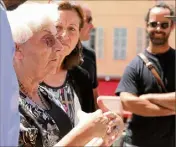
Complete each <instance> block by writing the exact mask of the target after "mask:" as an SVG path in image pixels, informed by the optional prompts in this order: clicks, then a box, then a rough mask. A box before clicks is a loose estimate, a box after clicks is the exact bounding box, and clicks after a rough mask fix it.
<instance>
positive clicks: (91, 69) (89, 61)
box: [81, 46, 98, 89]
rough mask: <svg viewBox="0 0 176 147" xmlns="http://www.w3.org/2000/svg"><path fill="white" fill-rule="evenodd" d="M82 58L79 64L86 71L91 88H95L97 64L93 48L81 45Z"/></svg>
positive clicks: (96, 83) (96, 84)
mask: <svg viewBox="0 0 176 147" xmlns="http://www.w3.org/2000/svg"><path fill="white" fill-rule="evenodd" d="M83 59H84V62H83V64H82V65H81V67H82V68H84V69H85V70H87V71H88V73H89V76H90V79H91V81H92V88H93V89H94V88H97V86H98V80H97V66H96V55H95V52H94V50H92V49H90V48H88V47H85V46H83Z"/></svg>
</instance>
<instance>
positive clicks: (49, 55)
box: [8, 4, 116, 147]
mask: <svg viewBox="0 0 176 147" xmlns="http://www.w3.org/2000/svg"><path fill="white" fill-rule="evenodd" d="M54 7H55V5H48V4H46V5H44V4H43V5H42V4H24V5H22V6H20V7H18V8H17V9H16V10H14V11H12V12H9V13H8V18H9V22H10V26H11V29H12V36H13V39H14V42H15V45H16V50H15V55H14V60H13V62H14V68H15V71H16V75H17V78H18V81H19V85H20V98H19V103H20V105H19V111H20V115H21V120H20V121H21V123H20V139H19V146H27V147H33V146H36V147H48V146H53V145H56V144H57V146H84V145H85V144H87V143H88V142H89V141H91V140H92V139H93V138H94V137H100V138H102V137H104V136H106V134H107V133H108V132H109V131H111V130H110V129H111V127H112V126H114V123H116V122H113V118H115V117H116V116H115V115H114V114H113V113H111V112H107V113H102V111H101V110H97V111H96V112H94V113H91V114H86V113H83V112H82V113H81V114H82V115H80V117H81V121H80V122H79V124H78V125H77V126H76V127H75V128H74V129H72V125H71V120H70V118H69V117H68V116H67V114H66V112H65V110H64V108H63V107H62V105H61V104H60V103H59V102H58V101H55V99H54V98H53V95H52V94H51V93H49V92H48V91H47V90H46V89H45V88H43V87H41V86H39V83H40V82H41V81H43V79H44V78H45V77H46V76H47V75H48V74H51V73H55V72H56V68H57V67H58V62H60V61H59V60H60V56H62V53H63V48H62V45H61V44H60V42H59V41H58V39H57V38H58V36H57V30H56V27H55V22H56V21H57V20H58V19H59V13H58V10H57V9H56V8H54ZM46 10H47V11H46ZM110 126H111V127H110ZM71 129H72V131H71V132H70V133H69V134H68V135H66V134H67V133H68V132H69V131H70V130H71ZM65 135H66V136H65ZM64 136H65V137H64ZM63 137H64V138H63ZM62 138H63V139H62ZM60 139H62V140H61V141H60ZM59 141H60V142H59ZM97 141H98V144H99V143H101V141H102V139H98V140H97ZM97 141H95V142H94V143H96V145H98V144H97ZM94 143H91V144H89V145H93V144H94Z"/></svg>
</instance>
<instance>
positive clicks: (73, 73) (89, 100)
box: [68, 66, 95, 113]
mask: <svg viewBox="0 0 176 147" xmlns="http://www.w3.org/2000/svg"><path fill="white" fill-rule="evenodd" d="M68 73H69V83H70V84H71V85H72V86H73V89H74V90H75V92H76V94H77V96H78V98H79V101H80V104H81V108H82V110H83V111H84V112H87V113H90V112H94V111H95V104H94V96H93V90H92V84H91V80H90V76H89V73H88V72H87V71H86V70H85V69H83V68H82V67H80V66H76V67H74V68H73V69H71V70H69V71H68Z"/></svg>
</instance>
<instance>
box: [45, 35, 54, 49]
mask: <svg viewBox="0 0 176 147" xmlns="http://www.w3.org/2000/svg"><path fill="white" fill-rule="evenodd" d="M45 42H46V45H47V46H48V47H52V46H53V45H54V44H55V39H54V38H50V37H48V38H46V40H45Z"/></svg>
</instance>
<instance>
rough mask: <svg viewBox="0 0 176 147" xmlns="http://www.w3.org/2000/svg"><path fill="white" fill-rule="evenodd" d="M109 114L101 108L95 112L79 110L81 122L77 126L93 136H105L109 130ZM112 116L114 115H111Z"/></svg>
mask: <svg viewBox="0 0 176 147" xmlns="http://www.w3.org/2000/svg"><path fill="white" fill-rule="evenodd" d="M108 115H111V114H106V115H104V114H103V112H102V111H101V110H97V111H95V112H93V113H85V112H83V111H79V112H78V118H79V120H80V121H79V123H78V125H77V127H79V128H80V129H82V130H84V131H86V132H87V135H90V136H91V137H92V138H93V137H105V135H106V133H107V130H108V123H109V122H110V119H109V118H108ZM111 117H112V116H111Z"/></svg>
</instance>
